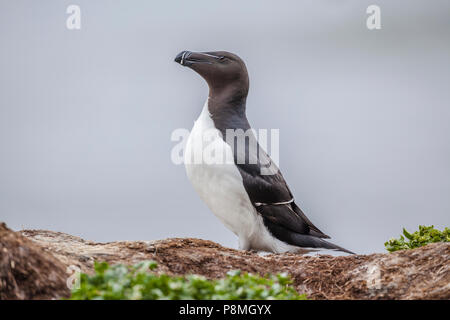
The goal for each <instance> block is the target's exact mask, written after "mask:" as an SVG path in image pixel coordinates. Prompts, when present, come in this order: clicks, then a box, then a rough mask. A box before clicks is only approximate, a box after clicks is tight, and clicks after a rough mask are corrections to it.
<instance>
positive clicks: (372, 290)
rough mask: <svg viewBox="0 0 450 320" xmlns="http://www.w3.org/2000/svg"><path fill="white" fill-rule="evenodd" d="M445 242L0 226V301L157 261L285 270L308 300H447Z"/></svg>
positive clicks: (165, 267) (186, 269)
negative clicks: (252, 246)
mask: <svg viewBox="0 0 450 320" xmlns="http://www.w3.org/2000/svg"><path fill="white" fill-rule="evenodd" d="M449 256H450V243H435V244H430V245H427V246H425V247H422V248H418V249H414V250H405V251H398V252H395V253H390V254H389V253H383V254H379V253H378V254H370V255H350V256H339V257H334V256H329V255H316V256H302V255H298V254H268V255H261V254H257V253H254V252H247V251H240V250H234V249H230V248H225V247H222V246H220V245H219V244H217V243H214V242H212V241H207V240H201V239H191V238H187V239H186V238H174V239H165V240H157V241H117V242H109V243H97V242H93V241H87V240H83V239H81V238H78V237H75V236H71V235H68V234H65V233H60V232H53V231H45V230H24V231H20V232H14V231H11V230H10V229H8V228H7V227H6V225H5V224H0V299H58V298H62V297H67V296H68V295H69V289H68V287H67V282H68V278H70V275H71V274H72V273H73V271H74V270H76V269H79V270H81V271H83V272H86V273H91V272H92V271H93V264H94V261H107V262H108V263H110V264H117V263H122V264H135V263H137V262H139V261H143V260H155V261H157V262H158V265H159V268H158V272H165V273H169V274H172V275H185V274H200V275H204V276H206V277H207V278H220V277H223V276H224V275H225V273H226V272H227V271H230V270H235V269H240V270H243V271H248V272H252V273H258V274H261V275H263V274H266V273H279V272H288V273H289V274H290V275H291V277H292V278H293V280H294V285H295V287H296V289H297V290H298V292H300V293H306V294H307V295H308V297H309V298H310V299H450V263H449V261H450V259H449V258H450V257H449Z"/></svg>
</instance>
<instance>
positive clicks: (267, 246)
mask: <svg viewBox="0 0 450 320" xmlns="http://www.w3.org/2000/svg"><path fill="white" fill-rule="evenodd" d="M175 62H177V63H179V64H180V65H182V66H184V67H187V68H189V69H192V70H193V71H195V72H196V73H197V74H199V75H200V76H201V77H202V78H203V79H204V80H205V81H206V83H207V84H208V88H209V94H208V97H207V99H206V102H205V104H204V106H203V108H202V111H201V112H200V116H199V117H198V119H197V120H196V121H195V122H194V126H193V128H192V130H191V131H190V134H189V137H188V138H187V142H186V147H185V150H184V165H185V170H186V174H187V177H188V179H189V180H190V182H191V184H192V185H193V187H194V189H195V191H196V192H197V193H198V195H199V196H200V198H201V199H202V200H203V201H204V202H205V203H206V205H207V206H208V208H209V209H210V210H211V211H212V212H213V213H214V215H215V216H216V217H217V218H218V219H219V220H220V221H221V222H222V223H223V224H224V225H225V226H226V227H227V228H228V229H230V230H231V231H232V232H233V233H234V234H235V235H236V236H237V237H238V242H239V249H240V250H251V251H257V252H259V251H265V252H272V253H285V252H291V253H308V252H311V251H317V250H323V249H331V250H335V251H342V252H345V253H349V254H353V252H352V251H350V250H347V249H344V248H342V247H340V246H338V245H335V244H333V243H331V242H329V241H326V240H324V239H328V238H330V237H329V236H328V235H326V234H325V233H323V232H322V231H320V230H319V229H318V228H317V227H316V226H315V225H314V224H313V223H312V222H311V221H310V220H309V219H308V217H307V216H306V215H305V214H304V213H303V211H302V210H301V209H300V208H299V207H298V205H297V204H296V202H295V200H294V197H293V195H292V193H291V191H290V189H289V187H288V185H287V183H286V181H285V179H284V177H283V175H282V174H281V172H280V169H279V168H278V167H277V166H276V164H275V163H274V162H273V161H272V160H271V158H270V157H269V155H268V154H267V153H266V151H265V150H264V149H263V148H261V147H260V145H259V143H258V141H257V139H256V137H255V134H254V132H253V130H252V128H251V126H250V124H249V122H248V120H247V116H246V100H247V95H248V92H249V76H248V72H247V68H246V65H245V63H244V61H243V60H242V59H241V58H239V56H237V55H236V54H233V53H230V52H227V51H213V52H193V51H182V52H180V53H179V54H177V55H176V57H175ZM255 146H256V147H255Z"/></svg>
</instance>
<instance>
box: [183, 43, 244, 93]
mask: <svg viewBox="0 0 450 320" xmlns="http://www.w3.org/2000/svg"><path fill="white" fill-rule="evenodd" d="M175 62H178V63H179V64H181V65H182V66H185V67H189V68H191V69H192V70H194V71H195V72H197V73H198V74H199V75H200V76H202V77H203V79H205V80H206V82H207V83H208V86H209V91H210V97H211V96H213V95H222V94H232V95H234V96H236V95H238V96H242V97H246V96H247V93H248V86H249V79H248V74H247V68H246V67H245V63H244V61H242V59H241V58H239V57H238V56H237V55H235V54H232V53H230V52H226V51H215V52H191V51H182V52H180V53H179V54H178V55H177V56H176V57H175Z"/></svg>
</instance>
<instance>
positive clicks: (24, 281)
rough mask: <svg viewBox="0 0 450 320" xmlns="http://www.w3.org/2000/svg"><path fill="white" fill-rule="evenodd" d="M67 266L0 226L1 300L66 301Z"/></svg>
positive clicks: (3, 225)
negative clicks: (63, 299)
mask: <svg viewBox="0 0 450 320" xmlns="http://www.w3.org/2000/svg"><path fill="white" fill-rule="evenodd" d="M67 278H68V275H67V274H66V266H65V265H64V264H62V263H61V262H59V261H58V260H57V259H55V258H54V257H53V256H52V255H51V254H47V253H45V252H44V250H43V249H42V248H41V247H40V246H39V245H37V244H35V243H33V242H32V241H30V240H28V239H26V238H25V237H23V236H22V235H21V234H20V233H18V232H14V231H11V230H10V229H8V228H7V227H6V225H5V224H4V223H0V300H7V299H60V298H62V297H68V296H69V295H70V290H69V288H68V287H67V285H66V280H67Z"/></svg>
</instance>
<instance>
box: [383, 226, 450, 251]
mask: <svg viewBox="0 0 450 320" xmlns="http://www.w3.org/2000/svg"><path fill="white" fill-rule="evenodd" d="M403 235H404V236H402V235H401V236H400V238H398V239H390V240H389V241H387V242H385V243H384V246H385V247H386V249H387V251H389V252H394V251H397V250H406V249H414V248H419V247H423V246H425V245H427V244H429V243H434V242H450V229H449V228H445V229H444V231H439V230H437V229H434V226H429V227H427V226H419V231H416V232H414V233H409V232H408V231H406V229H405V228H403ZM405 238H406V239H405Z"/></svg>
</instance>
